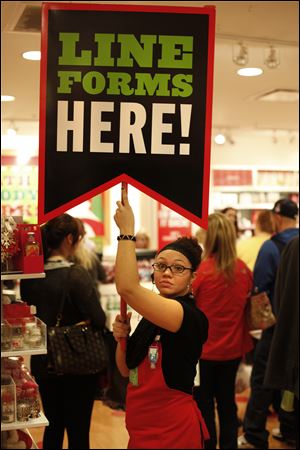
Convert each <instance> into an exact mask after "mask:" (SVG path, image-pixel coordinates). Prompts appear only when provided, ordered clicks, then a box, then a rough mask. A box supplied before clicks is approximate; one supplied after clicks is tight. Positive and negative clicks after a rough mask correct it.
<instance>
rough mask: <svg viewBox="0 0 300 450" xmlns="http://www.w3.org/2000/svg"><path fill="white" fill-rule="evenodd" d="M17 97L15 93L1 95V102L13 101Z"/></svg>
mask: <svg viewBox="0 0 300 450" xmlns="http://www.w3.org/2000/svg"><path fill="white" fill-rule="evenodd" d="M15 98H16V97H14V96H13V95H1V102H13V101H14V100H15Z"/></svg>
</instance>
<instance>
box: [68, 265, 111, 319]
mask: <svg viewBox="0 0 300 450" xmlns="http://www.w3.org/2000/svg"><path fill="white" fill-rule="evenodd" d="M69 286H70V291H69V292H70V297H71V299H72V303H73V304H74V306H76V307H77V308H78V310H79V311H80V312H81V314H82V315H83V316H84V318H85V319H89V320H90V321H91V323H92V324H94V325H95V326H97V327H99V328H103V327H104V325H105V321H106V317H105V313H104V311H103V309H102V307H101V304H100V302H99V299H98V295H97V292H96V289H95V287H94V284H93V280H92V278H91V276H90V275H89V273H88V271H87V270H86V269H85V268H84V267H82V266H79V265H74V266H72V267H71V270H70V277H69Z"/></svg>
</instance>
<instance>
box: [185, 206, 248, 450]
mask: <svg viewBox="0 0 300 450" xmlns="http://www.w3.org/2000/svg"><path fill="white" fill-rule="evenodd" d="M252 288H253V278H252V272H251V271H250V270H249V269H248V267H247V266H246V264H245V263H244V262H243V261H241V260H240V259H238V258H237V256H236V235H235V230H234V227H233V225H232V223H231V222H230V220H229V219H228V218H227V217H226V216H225V215H224V214H222V213H215V214H211V215H210V216H209V218H208V230H207V236H206V241H205V249H204V254H203V261H202V262H201V265H200V266H199V268H198V271H197V277H196V279H195V280H194V282H193V292H194V296H195V299H196V305H197V306H198V308H200V309H201V311H203V312H204V314H205V315H206V317H207V318H208V321H209V331H208V338H207V341H206V343H205V344H204V346H203V351H202V356H201V359H200V387H199V388H198V389H197V390H196V391H195V394H194V396H195V399H196V401H197V403H198V406H199V408H200V409H201V411H202V413H203V416H204V419H205V422H206V425H207V428H208V431H209V434H210V440H209V441H206V443H205V448H217V447H216V445H217V435H216V427H215V401H216V405H217V411H218V417H219V424H220V434H219V446H220V448H230V449H234V448H237V431H238V427H237V407H236V403H235V378H236V373H237V370H238V366H239V364H240V361H241V359H242V357H243V356H244V355H245V354H246V353H247V352H249V351H250V350H251V349H252V347H253V343H252V338H251V336H250V334H249V330H248V327H247V323H246V316H245V307H246V303H247V301H248V296H249V294H250V292H251V290H252Z"/></svg>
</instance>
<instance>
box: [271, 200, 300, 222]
mask: <svg viewBox="0 0 300 450" xmlns="http://www.w3.org/2000/svg"><path fill="white" fill-rule="evenodd" d="M272 211H273V213H275V214H280V215H281V216H284V217H289V218H290V219H296V218H297V215H298V206H297V203H295V202H294V201H293V200H290V199H288V198H281V199H280V200H277V202H276V203H275V204H274V207H273V209H272Z"/></svg>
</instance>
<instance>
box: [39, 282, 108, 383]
mask: <svg viewBox="0 0 300 450" xmlns="http://www.w3.org/2000/svg"><path fill="white" fill-rule="evenodd" d="M66 296H67V295H66V292H65V290H64V292H63V295H62V301H61V304H60V308H59V312H58V314H57V322H56V325H55V326H54V327H48V329H47V338H48V345H47V348H48V361H49V364H48V371H49V372H50V373H51V372H52V373H55V374H56V375H88V374H93V373H99V372H102V371H103V370H105V369H107V366H108V355H107V350H106V345H105V341H104V336H103V332H102V330H99V329H96V328H94V327H93V326H92V325H91V324H90V323H89V321H84V322H80V323H77V324H74V325H65V326H61V325H60V322H61V320H62V311H63V307H64V303H65V299H66Z"/></svg>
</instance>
